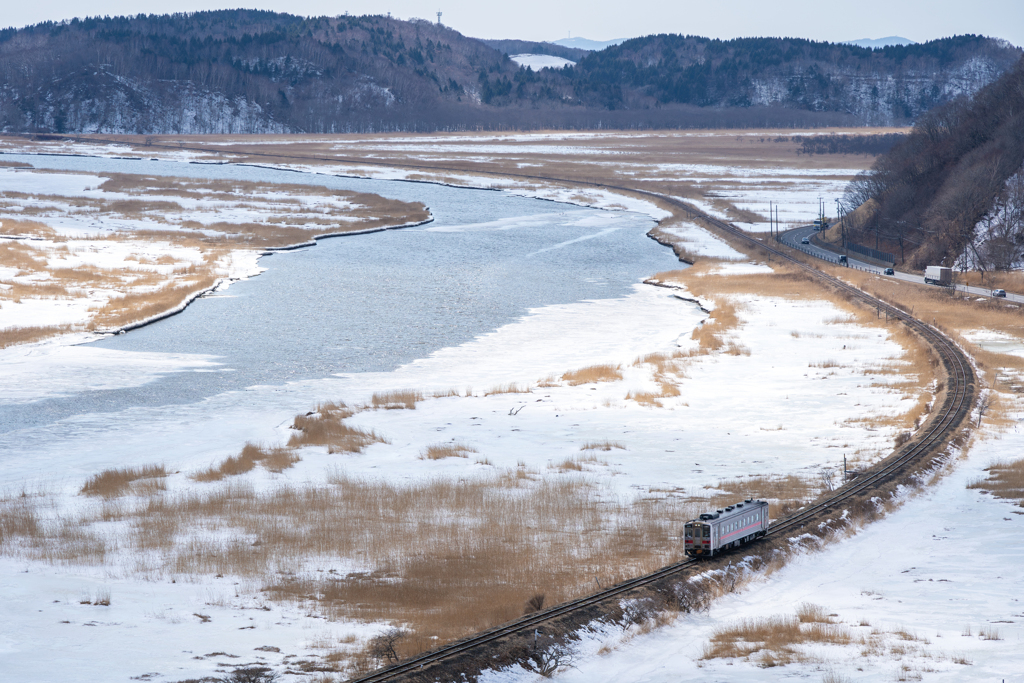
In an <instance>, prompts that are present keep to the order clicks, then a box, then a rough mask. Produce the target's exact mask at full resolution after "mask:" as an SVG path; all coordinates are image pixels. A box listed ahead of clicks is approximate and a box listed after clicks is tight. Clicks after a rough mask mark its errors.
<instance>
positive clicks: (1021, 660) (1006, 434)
mask: <svg viewBox="0 0 1024 683" xmlns="http://www.w3.org/2000/svg"><path fill="white" fill-rule="evenodd" d="M1014 419H1015V420H1016V421H1018V424H1019V422H1020V421H1022V420H1024V413H1017V414H1015V415H1014ZM988 436H989V438H986V439H984V440H982V441H981V442H980V443H979V444H977V445H976V446H975V447H974V448H973V449H971V452H970V454H969V455H968V456H966V457H965V458H964V459H962V460H960V461H958V462H956V463H955V464H954V465H953V467H952V470H953V471H952V472H951V473H948V474H947V475H946V476H945V477H944V478H943V479H941V480H940V481H938V483H937V484H935V485H934V486H933V487H931V488H930V489H927V490H925V491H923V492H920V493H918V494H916V495H912V496H909V497H908V499H907V500H906V501H905V502H904V503H903V505H902V507H901V508H900V509H899V510H898V511H896V512H894V513H892V514H891V515H889V516H888V517H887V518H885V519H883V520H882V521H879V522H875V523H873V524H871V525H870V526H868V527H866V528H864V529H861V530H860V531H859V532H858V533H857V534H856V535H855V536H853V537H852V538H848V539H846V540H842V541H840V542H837V543H834V544H832V545H829V546H826V547H825V548H824V549H823V550H821V551H820V552H810V553H807V552H801V553H799V554H798V556H797V557H796V558H794V559H793V560H792V561H791V562H790V563H789V564H788V565H787V566H786V567H785V568H784V569H782V570H781V571H778V572H777V573H775V574H773V575H772V576H771V577H769V578H767V579H762V578H757V579H754V580H753V582H752V583H751V584H750V585H748V586H746V587H745V588H743V589H741V590H740V591H738V592H737V593H735V594H733V595H728V596H726V597H724V598H722V599H720V600H719V601H718V602H717V603H715V604H714V605H713V606H712V608H711V610H710V612H709V613H708V614H700V615H684V616H680V617H679V618H678V619H677V620H676V621H675V623H673V624H672V625H670V626H667V627H665V628H661V629H657V630H655V631H654V632H651V633H647V634H638V631H637V628H636V627H631V628H630V629H629V630H626V631H623V630H622V629H621V628H618V627H600V628H598V629H597V630H596V631H595V632H594V633H591V634H588V635H585V636H584V637H583V639H582V641H581V643H580V657H579V658H578V661H577V663H576V666H575V668H572V669H569V670H566V671H565V672H563V673H562V674H561V675H558V676H556V677H555V679H556V680H560V681H567V682H569V681H573V682H575V681H587V682H588V683H589V682H591V681H594V682H597V681H645V682H648V681H649V682H651V683H656V682H660V681H666V682H667V681H723V682H724V681H737V682H739V681H777V680H810V681H821V680H825V681H850V682H856V681H919V680H924V681H1007V683H1010V682H1019V681H1022V680H1024V645H1022V643H1024V596H1022V595H1021V593H1020V586H1021V585H1022V582H1024V546H1022V545H1021V538H1022V537H1024V513H1022V512H1021V508H1020V507H1019V506H1018V505H1015V504H1014V503H1013V502H1012V501H1007V500H999V499H993V498H992V497H991V496H989V495H987V494H985V493H983V492H982V491H980V490H977V489H968V488H967V485H968V484H970V483H972V482H975V481H978V480H983V479H984V478H985V477H986V472H985V471H984V468H985V467H987V466H988V465H989V464H991V463H992V462H995V461H1002V460H1006V459H1007V458H1008V457H1014V456H1016V455H1019V454H1020V452H1021V450H1022V448H1024V429H1021V428H1019V427H1018V426H1013V427H1011V428H1010V429H1009V430H1007V431H1003V432H1001V433H997V434H992V433H991V432H990V433H989V435H988ZM804 603H810V604H813V605H818V606H821V607H822V608H824V612H825V614H828V615H832V616H831V618H830V619H829V621H830V622H832V623H834V624H838V625H840V626H838V627H836V628H837V630H838V631H841V632H845V633H847V634H848V636H849V642H848V643H842V642H838V643H810V644H806V645H796V646H794V647H793V649H794V651H795V652H796V656H794V657H793V658H792V659H794V660H795V661H792V662H791V663H788V664H786V665H785V666H779V667H771V666H768V667H766V666H764V661H765V660H764V654H765V650H758V651H757V652H755V653H754V654H752V655H751V656H749V657H737V658H704V655H705V648H706V647H707V646H708V644H709V642H710V640H711V638H712V637H713V636H714V634H715V633H716V632H721V631H723V630H725V629H730V628H734V627H736V626H737V625H738V624H741V623H742V622H743V620H753V619H760V618H770V617H779V616H782V617H788V618H795V615H796V611H797V608H798V607H799V606H800V605H802V604H804ZM538 678H539V677H538V676H537V675H536V674H534V673H531V672H526V671H523V670H521V669H518V668H517V669H516V670H509V671H503V672H490V673H489V674H488V675H487V676H485V677H484V679H483V680H485V681H488V682H489V683H498V682H499V681H500V682H502V683H511V682H512V681H534V680H537V679H538Z"/></svg>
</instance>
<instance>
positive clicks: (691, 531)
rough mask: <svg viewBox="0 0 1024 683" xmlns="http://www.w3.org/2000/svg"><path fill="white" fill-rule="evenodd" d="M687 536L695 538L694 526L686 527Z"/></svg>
mask: <svg viewBox="0 0 1024 683" xmlns="http://www.w3.org/2000/svg"><path fill="white" fill-rule="evenodd" d="M686 537H687V538H693V527H690V526H688V527H686Z"/></svg>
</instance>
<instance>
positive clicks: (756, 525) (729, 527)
mask: <svg viewBox="0 0 1024 683" xmlns="http://www.w3.org/2000/svg"><path fill="white" fill-rule="evenodd" d="M767 531H768V503H766V502H764V501H763V500H754V499H752V498H748V499H747V500H745V501H743V502H742V503H736V504H735V505H730V506H728V507H726V508H725V509H724V510H715V511H714V512H705V513H703V514H702V515H701V516H700V517H698V518H697V519H693V520H690V521H689V522H687V523H686V526H685V528H684V534H683V550H684V551H685V553H686V554H687V555H688V556H690V557H712V556H714V555H717V554H718V553H720V552H722V551H723V550H728V549H729V548H734V547H736V546H738V545H742V544H744V543H749V542H750V541H752V540H754V539H755V538H760V537H761V536H764V535H765V533H766V532H767Z"/></svg>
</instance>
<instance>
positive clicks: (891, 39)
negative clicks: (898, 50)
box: [843, 36, 917, 49]
mask: <svg viewBox="0 0 1024 683" xmlns="http://www.w3.org/2000/svg"><path fill="white" fill-rule="evenodd" d="M843 44H844V45H856V46H858V47H866V48H869V49H870V48H876V47H887V46H889V45H917V43H915V42H914V41H913V40H911V39H910V38H901V37H899V36H888V37H886V38H861V39H860V40H846V41H843Z"/></svg>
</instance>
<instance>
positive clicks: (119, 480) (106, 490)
mask: <svg viewBox="0 0 1024 683" xmlns="http://www.w3.org/2000/svg"><path fill="white" fill-rule="evenodd" d="M166 476H167V469H166V468H165V467H164V466H163V465H146V466H144V467H121V468H117V469H109V470H104V471H103V472H100V473H99V474H96V475H93V476H92V477H89V479H88V480H87V481H86V482H85V484H84V485H83V486H82V489H81V491H80V492H81V493H82V494H84V495H86V496H101V497H103V498H116V497H118V496H123V495H126V494H129V493H131V494H134V495H139V494H149V493H156V492H157V491H163V490H166V488H167V486H166V484H164V482H163V481H162V479H163V478H164V477H166Z"/></svg>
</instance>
